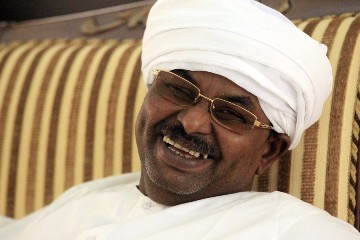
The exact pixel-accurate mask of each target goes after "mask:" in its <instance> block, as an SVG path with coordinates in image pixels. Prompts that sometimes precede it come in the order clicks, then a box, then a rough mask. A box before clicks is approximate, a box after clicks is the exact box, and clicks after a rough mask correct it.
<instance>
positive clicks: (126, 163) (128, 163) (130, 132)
mask: <svg viewBox="0 0 360 240" xmlns="http://www.w3.org/2000/svg"><path fill="white" fill-rule="evenodd" d="M137 47H138V48H137V49H135V50H134V52H133V54H132V56H131V58H130V59H129V63H131V62H133V64H134V65H133V66H134V71H133V74H132V76H131V82H130V86H129V92H128V94H127V97H126V109H127V112H126V115H125V129H124V136H123V137H124V146H123V153H124V159H123V172H131V171H132V162H133V149H134V148H133V146H134V144H135V145H136V141H135V131H134V128H135V119H136V116H135V115H134V103H135V97H136V95H135V93H136V90H137V88H138V83H139V78H140V72H141V70H140V69H141V59H140V52H141V47H140V45H138V46H137ZM128 140H130V141H128Z"/></svg>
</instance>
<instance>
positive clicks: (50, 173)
mask: <svg viewBox="0 0 360 240" xmlns="http://www.w3.org/2000/svg"><path fill="white" fill-rule="evenodd" d="M81 48H82V46H80V47H78V48H76V49H75V50H74V51H73V52H72V53H71V54H70V56H69V58H68V60H67V61H66V64H65V66H64V68H63V69H62V73H61V75H60V78H59V81H58V85H57V87H56V92H55V97H54V101H53V107H52V111H51V119H50V126H49V129H50V130H49V135H48V147H47V154H46V165H45V169H46V179H45V196H44V205H46V204H49V203H50V202H51V201H52V200H53V198H54V188H53V186H54V175H55V155H56V145H57V133H58V131H59V129H58V123H59V114H60V108H61V102H62V97H63V94H64V88H65V85H66V82H67V81H68V73H69V70H70V68H71V65H72V63H73V61H74V59H75V57H76V55H77V53H78V52H79V51H80V49H81Z"/></svg>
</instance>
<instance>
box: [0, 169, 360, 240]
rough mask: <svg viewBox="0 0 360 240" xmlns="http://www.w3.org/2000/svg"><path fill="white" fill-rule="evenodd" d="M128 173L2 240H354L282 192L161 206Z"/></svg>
mask: <svg viewBox="0 0 360 240" xmlns="http://www.w3.org/2000/svg"><path fill="white" fill-rule="evenodd" d="M139 177H140V175H139V174H138V173H135V174H125V175H122V176H114V177H109V178H105V179H102V180H96V181H92V182H88V183H85V184H82V185H79V186H75V187H73V188H71V189H70V190H68V191H67V192H66V193H64V194H63V195H62V196H61V197H60V198H59V199H58V200H56V201H55V202H53V203H52V204H51V205H49V206H48V207H46V208H44V209H42V210H40V211H37V212H35V213H33V214H31V215H29V216H28V217H25V218H24V219H21V220H17V221H14V222H12V223H8V222H7V224H6V225H5V226H4V227H2V228H1V227H0V239H1V240H23V239H24V240H29V239H30V240H45V239H46V240H50V239H51V240H71V239H74V240H102V239H114V240H115V239H117V240H118V239H126V240H130V239H137V240H138V239H157V240H158V239H166V240H169V239H185V240H191V239H194V240H201V239H206V240H208V239H246V240H252V239H261V240H266V239H279V240H285V239H289V240H297V239H316V240H322V239H324V240H332V239H334V240H335V239H336V240H339V239H341V240H352V239H360V234H359V232H357V230H356V229H355V228H353V227H352V226H351V225H349V224H348V223H346V222H344V221H342V220H339V219H337V218H334V217H332V216H330V215H329V214H328V213H327V212H325V211H323V210H321V209H318V208H316V207H314V206H311V205H309V204H307V203H304V202H302V201H300V200H298V199H296V198H294V197H292V196H290V195H288V194H285V193H281V192H273V193H258V192H242V193H235V194H230V195H225V196H219V197H213V198H208V199H203V200H199V201H195V202H190V203H186V204H181V205H178V206H174V207H166V206H163V205H160V204H158V203H155V202H154V201H152V200H151V199H149V198H148V197H146V196H144V195H143V194H142V193H141V192H140V191H139V190H138V189H137V187H136V185H137V184H138V182H139Z"/></svg>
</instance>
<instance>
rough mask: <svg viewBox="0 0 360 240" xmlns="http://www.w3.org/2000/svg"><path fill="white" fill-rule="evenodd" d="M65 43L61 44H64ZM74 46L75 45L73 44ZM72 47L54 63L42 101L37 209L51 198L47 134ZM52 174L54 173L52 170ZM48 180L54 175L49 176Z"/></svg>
mask: <svg viewBox="0 0 360 240" xmlns="http://www.w3.org/2000/svg"><path fill="white" fill-rule="evenodd" d="M65 44H66V43H64V44H62V45H61V46H65ZM74 47H75V46H74ZM74 47H72V48H67V49H66V50H65V51H64V52H63V53H62V54H61V56H60V58H59V60H58V61H57V63H56V67H55V69H54V71H53V72H52V74H51V80H50V81H49V86H48V90H47V97H46V100H45V101H44V106H43V114H42V116H41V117H42V119H41V125H40V130H39V133H40V135H39V143H38V162H37V166H36V173H37V174H36V184H35V185H36V190H35V194H36V195H35V196H36V197H35V209H38V208H40V207H42V206H43V205H44V203H45V202H44V201H50V200H51V198H49V197H47V196H46V193H47V192H48V191H50V192H51V194H53V193H52V192H53V190H52V188H53V186H52V185H51V184H49V174H50V173H49V172H48V168H47V167H48V166H47V161H48V154H49V149H48V147H49V135H50V133H51V131H53V130H51V123H52V117H53V116H52V113H53V107H54V99H55V98H56V94H57V90H58V84H59V81H60V80H61V75H62V74H63V69H64V68H65V66H66V62H67V60H68V58H69V57H70V55H71V54H72V53H73V51H74ZM52 174H55V173H54V172H53V173H52ZM50 177H51V178H50V182H52V180H51V179H52V178H54V176H50ZM46 186H49V188H51V189H50V190H49V189H46Z"/></svg>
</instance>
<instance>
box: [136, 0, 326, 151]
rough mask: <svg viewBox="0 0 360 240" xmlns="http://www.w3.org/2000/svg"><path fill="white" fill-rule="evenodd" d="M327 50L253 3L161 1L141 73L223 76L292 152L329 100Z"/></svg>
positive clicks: (149, 24)
mask: <svg viewBox="0 0 360 240" xmlns="http://www.w3.org/2000/svg"><path fill="white" fill-rule="evenodd" d="M326 51H327V48H326V46H325V45H322V44H320V43H319V42H317V41H315V40H313V39H312V38H310V37H309V36H308V35H306V34H305V33H304V32H302V31H301V30H300V29H298V28H297V27H296V26H295V25H294V24H292V23H291V22H290V21H289V20H288V19H287V18H286V17H284V16H283V15H282V14H280V13H279V12H277V11H275V10H273V9H271V8H268V7H266V6H264V5H262V4H260V3H258V2H256V1H252V0H158V1H157V2H156V3H155V5H154V6H153V7H152V9H151V11H150V14H149V17H148V21H147V27H146V30H145V34H144V37H143V51H142V71H143V75H144V80H145V82H146V84H148V85H149V84H151V82H152V81H153V75H152V70H153V69H163V70H173V69H185V70H190V71H207V72H212V73H215V74H219V75H222V76H224V77H226V78H228V79H229V80H231V81H233V82H234V83H236V84H237V85H239V86H240V87H242V88H244V89H245V90H247V91H248V92H250V93H252V94H254V95H255V96H257V98H258V99H259V102H260V106H261V108H262V110H263V111H264V113H265V115H266V116H267V118H268V119H269V120H270V122H271V123H272V124H273V126H274V128H275V131H277V132H279V133H285V134H287V135H288V136H289V137H290V139H291V146H290V149H292V148H294V147H295V146H296V145H297V144H298V142H299V141H300V138H301V135H302V132H303V131H304V130H305V129H306V128H308V127H309V126H311V125H312V124H313V123H314V122H315V121H317V120H318V119H319V117H320V115H321V112H322V108H323V104H324V102H325V100H326V98H327V97H328V95H329V93H330V92H331V88H332V69H331V66H330V63H329V60H328V58H327V56H326Z"/></svg>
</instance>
